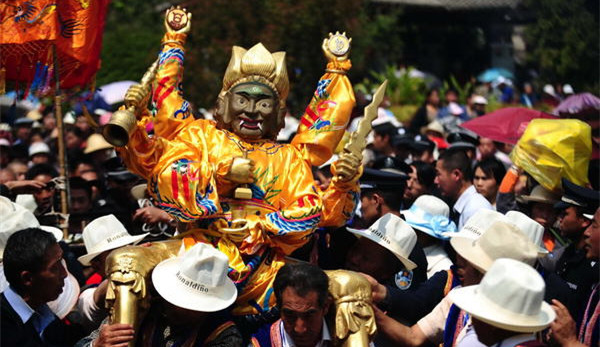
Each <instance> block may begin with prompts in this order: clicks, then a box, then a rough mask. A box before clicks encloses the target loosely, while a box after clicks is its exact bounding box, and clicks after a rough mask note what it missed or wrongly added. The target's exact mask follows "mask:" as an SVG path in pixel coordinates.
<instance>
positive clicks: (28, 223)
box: [0, 196, 63, 259]
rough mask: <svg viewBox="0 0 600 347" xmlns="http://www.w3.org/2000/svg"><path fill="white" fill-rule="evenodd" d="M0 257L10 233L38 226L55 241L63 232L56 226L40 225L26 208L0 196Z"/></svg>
mask: <svg viewBox="0 0 600 347" xmlns="http://www.w3.org/2000/svg"><path fill="white" fill-rule="evenodd" d="M0 216H2V218H1V219H0V259H2V253H3V251H4V246H5V245H6V241H7V240H8V238H9V237H10V235H12V234H14V233H15V232H17V231H19V230H23V229H27V228H40V229H42V230H44V231H45V232H48V233H50V234H52V235H53V236H54V238H55V239H56V241H60V240H62V239H63V232H62V231H61V230H60V229H59V228H56V227H51V226H48V225H40V222H38V220H37V219H36V218H35V215H34V214H33V213H32V212H31V211H29V210H28V209H27V208H25V207H23V206H21V205H19V204H16V203H14V202H12V201H10V200H9V199H7V198H6V197H4V196H0Z"/></svg>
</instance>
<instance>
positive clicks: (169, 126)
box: [105, 7, 372, 324]
mask: <svg viewBox="0 0 600 347" xmlns="http://www.w3.org/2000/svg"><path fill="white" fill-rule="evenodd" d="M190 25H191V14H189V13H187V12H186V11H185V10H182V9H180V8H179V7H177V8H171V9H169V10H167V13H166V16H165V28H166V34H165V35H164V37H163V39H162V51H161V53H160V54H159V58H158V60H157V63H155V65H153V67H151V69H150V70H149V73H147V75H146V76H144V79H143V82H142V84H141V85H138V86H134V87H132V88H130V90H129V91H128V92H127V94H126V96H125V100H126V102H125V103H126V107H127V108H128V110H130V111H133V112H134V113H135V114H136V123H135V125H134V126H133V127H132V129H128V130H127V131H128V135H129V139H128V143H127V141H125V143H126V145H124V144H125V143H123V145H124V146H123V145H121V146H122V147H119V148H118V152H119V154H120V155H121V157H122V158H123V160H124V162H125V163H126V165H127V167H128V168H129V170H131V171H133V172H134V173H136V174H138V175H140V176H142V177H145V178H146V179H147V180H148V190H149V192H150V194H151V195H152V196H153V197H154V198H155V200H156V201H157V202H158V205H159V207H161V208H162V209H164V210H165V211H166V212H168V213H169V214H170V215H172V216H173V217H176V218H177V219H178V221H179V222H184V223H186V225H187V228H186V229H187V231H185V230H180V232H183V234H182V238H183V242H180V241H178V240H172V241H167V242H166V245H160V246H155V245H153V246H150V247H127V248H124V249H122V250H119V251H117V252H115V253H112V254H111V256H110V257H109V259H108V260H107V269H109V270H110V271H108V272H111V273H112V274H111V279H113V280H112V283H111V288H112V289H111V290H112V291H111V290H109V294H108V295H107V298H108V301H109V304H112V305H113V307H112V311H111V316H112V317H117V316H119V317H125V318H124V320H127V319H134V320H135V317H137V314H138V313H132V312H129V313H127V312H125V313H123V312H120V313H119V312H116V311H119V310H121V311H127V310H129V311H131V310H137V309H141V310H143V309H144V308H145V304H144V300H145V297H146V284H145V282H144V280H143V278H146V279H147V278H148V273H149V271H151V269H152V268H153V267H154V266H155V265H156V264H157V263H158V262H160V261H161V260H163V259H166V258H169V257H173V256H175V255H176V254H177V253H178V252H179V253H181V252H183V250H184V249H189V248H191V247H192V246H193V245H194V244H197V243H208V244H212V245H213V246H214V247H216V248H217V249H218V250H220V251H221V252H223V253H224V254H226V255H227V257H228V259H229V272H228V276H229V277H230V278H231V279H232V280H233V282H234V283H235V286H236V287H237V290H238V296H237V300H236V301H235V303H234V305H233V309H232V314H233V315H234V316H237V317H241V316H245V317H246V318H247V321H252V319H256V317H260V316H268V315H269V312H270V311H271V309H272V308H273V307H275V305H276V300H275V297H274V295H273V290H272V284H273V280H274V278H275V275H276V274H277V271H278V270H279V269H280V268H281V267H282V266H283V265H284V264H285V257H286V256H287V255H289V254H291V253H292V252H293V251H294V250H296V249H298V248H299V247H301V246H303V245H304V244H305V243H306V242H308V240H309V238H310V237H311V235H312V233H313V232H314V230H315V229H316V228H317V227H320V226H340V225H343V224H344V223H345V221H346V220H347V219H349V218H350V217H351V215H352V211H353V209H354V206H355V203H356V201H357V198H358V184H357V181H358V177H359V176H360V174H361V172H362V168H361V166H360V159H361V158H360V152H358V153H356V151H348V152H345V153H343V154H342V155H340V158H339V160H338V161H337V162H335V163H334V164H333V165H332V173H333V174H334V179H333V180H332V184H331V185H330V186H329V187H328V188H327V190H325V191H321V190H319V188H317V187H316V186H315V185H314V180H313V176H312V173H311V165H315V166H316V165H321V164H322V163H324V162H325V161H327V160H328V159H329V158H330V157H331V155H332V153H333V150H334V149H335V148H336V146H337V145H338V143H339V141H340V140H341V138H342V136H343V134H344V131H345V128H346V125H347V123H348V120H349V116H350V112H351V110H352V108H353V106H354V94H353V91H352V86H351V85H350V82H349V80H348V78H347V77H346V72H347V71H348V70H349V69H350V67H351V64H350V61H349V60H348V53H349V46H350V41H351V40H350V39H348V38H346V36H345V34H339V33H336V34H335V35H332V34H330V35H329V38H327V39H325V40H324V41H323V46H322V47H323V52H324V54H325V56H326V58H327V59H328V64H327V69H326V70H325V74H324V75H323V76H322V77H321V79H320V80H319V82H318V85H317V89H316V91H315V93H314V95H313V98H312V100H311V102H310V104H309V106H308V107H307V108H306V113H305V114H304V115H303V117H302V119H301V125H300V126H299V129H298V132H297V135H296V136H295V138H294V139H293V141H292V143H291V144H279V143H276V142H275V138H276V136H277V133H278V132H279V130H280V129H281V128H282V126H283V117H284V115H285V112H286V109H285V108H286V97H287V95H288V91H289V81H288V77H287V70H286V65H285V53H284V52H276V53H270V52H269V51H268V50H267V49H266V48H265V47H264V46H263V45H262V44H260V43H259V44H257V45H255V46H254V47H252V48H250V49H249V50H245V49H243V48H241V47H237V46H234V47H233V50H232V57H231V60H230V62H229V65H228V67H227V69H226V71H225V76H224V78H223V87H222V90H221V92H220V93H219V95H218V98H217V102H216V115H215V119H216V122H213V121H208V120H194V118H193V117H192V116H191V111H190V104H189V103H188V102H187V101H186V100H184V99H183V97H182V90H181V81H182V74H183V60H184V43H185V40H186V37H187V33H188V32H189V30H190ZM154 71H155V73H156V76H155V77H154V76H152V75H153V74H154ZM152 77H153V78H152ZM148 80H153V81H154V85H153V88H152V90H153V93H152V103H153V105H154V106H155V107H156V113H155V114H154V115H151V113H150V112H149V111H148V110H147V108H146V106H147V104H148V101H149V88H148V86H147V82H148ZM115 114H116V113H115ZM113 117H114V116H113ZM149 121H152V122H153V123H154V130H155V133H154V136H148V134H147V133H146V130H145V129H146V125H147V123H148V122H149ZM111 123H114V122H113V121H112V120H111ZM105 136H107V137H108V138H107V139H108V140H109V141H110V140H111V139H110V134H107V132H106V129H105ZM132 273H136V274H137V275H135V276H133V275H132ZM113 275H114V276H113ZM136 276H137V277H136ZM366 285H367V286H368V283H367V284H366ZM128 295H129V296H131V297H132V298H133V299H132V300H130V299H123V297H127V296H128ZM132 301H137V302H138V303H135V304H130V303H131V302H132ZM371 316H372V315H371ZM131 317H134V318H131ZM369 319H372V317H371V318H369ZM114 320H115V319H113V321H114ZM116 320H117V321H118V320H119V319H116ZM257 321H258V322H260V319H258V320H257ZM131 323H132V324H133V323H134V321H132V322H131Z"/></svg>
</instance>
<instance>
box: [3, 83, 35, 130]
mask: <svg viewBox="0 0 600 347" xmlns="http://www.w3.org/2000/svg"><path fill="white" fill-rule="evenodd" d="M39 105H40V101H39V100H38V99H37V98H36V97H34V96H33V95H31V94H30V95H29V96H28V97H27V98H26V99H23V100H18V99H17V94H16V93H15V92H14V91H11V92H8V93H6V94H4V95H2V96H0V121H1V122H2V123H8V124H13V122H14V121H15V120H16V119H17V118H21V117H25V116H26V115H27V113H28V112H29V111H31V110H35V109H37V108H38V107H39Z"/></svg>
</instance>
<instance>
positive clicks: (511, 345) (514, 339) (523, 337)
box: [492, 334, 536, 347]
mask: <svg viewBox="0 0 600 347" xmlns="http://www.w3.org/2000/svg"><path fill="white" fill-rule="evenodd" d="M535 339H536V338H535V335H534V334H519V335H515V336H511V337H509V338H507V339H505V340H502V341H500V342H498V343H497V344H495V345H493V346H492V347H515V346H517V345H520V344H521V343H523V342H527V341H533V340H535Z"/></svg>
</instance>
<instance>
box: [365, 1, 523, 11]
mask: <svg viewBox="0 0 600 347" xmlns="http://www.w3.org/2000/svg"><path fill="white" fill-rule="evenodd" d="M372 1H373V2H379V3H389V4H398V5H404V6H420V7H432V8H444V9H446V10H448V11H464V10H489V9H498V8H515V7H517V5H519V3H521V1H522V0H372Z"/></svg>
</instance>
